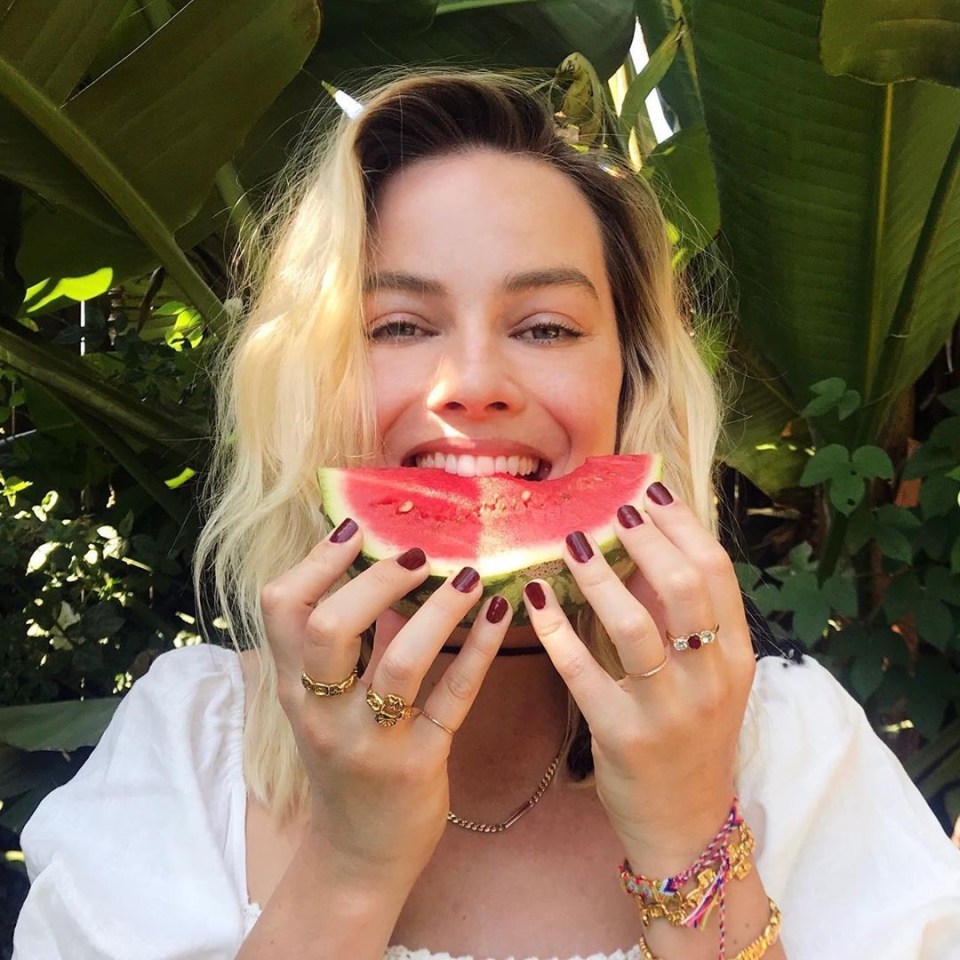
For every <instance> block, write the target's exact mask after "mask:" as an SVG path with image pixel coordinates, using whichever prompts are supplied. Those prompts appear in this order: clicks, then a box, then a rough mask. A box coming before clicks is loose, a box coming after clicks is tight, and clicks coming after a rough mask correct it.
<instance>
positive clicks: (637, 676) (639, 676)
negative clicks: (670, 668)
mask: <svg viewBox="0 0 960 960" xmlns="http://www.w3.org/2000/svg"><path fill="white" fill-rule="evenodd" d="M666 665H667V655H666V654H664V655H663V659H662V660H661V661H660V662H659V663H658V664H657V665H656V666H655V667H654V668H653V669H652V670H647V671H646V673H625V674H624V675H623V679H624V680H647V679H648V678H650V677H655V676H656V675H657V674H658V673H659V672H660V671H661V670H662V669H663V668H664V667H665V666H666Z"/></svg>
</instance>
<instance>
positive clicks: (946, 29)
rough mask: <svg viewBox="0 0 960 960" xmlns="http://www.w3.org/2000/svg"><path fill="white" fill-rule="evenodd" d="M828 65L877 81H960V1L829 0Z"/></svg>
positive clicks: (824, 44) (824, 30) (824, 29)
mask: <svg viewBox="0 0 960 960" xmlns="http://www.w3.org/2000/svg"><path fill="white" fill-rule="evenodd" d="M820 48H821V53H822V56H823V65H824V66H825V67H826V68H827V70H828V71H829V72H830V73H835V74H841V73H848V74H850V75H852V76H854V77H860V78H861V79H863V80H870V81H871V82H873V83H895V82H896V81H899V80H915V79H921V80H936V81H939V82H940V83H947V84H952V85H953V86H958V85H960V4H958V3H957V2H956V0H871V2H869V3H864V2H859V3H851V2H850V0H826V2H825V3H824V5H823V20H822V22H821V24H820Z"/></svg>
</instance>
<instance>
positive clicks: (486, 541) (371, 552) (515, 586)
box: [318, 454, 661, 625]
mask: <svg viewBox="0 0 960 960" xmlns="http://www.w3.org/2000/svg"><path fill="white" fill-rule="evenodd" d="M660 474H661V458H660V457H659V456H658V455H656V454H638V455H633V456H610V457H591V458H589V459H587V460H586V462H585V463H584V464H583V465H582V466H581V467H579V468H578V469H576V470H574V471H573V472H571V473H569V474H567V475H566V476H563V477H558V478H557V479H555V480H542V481H532V480H521V479H519V478H517V477H513V476H510V475H507V474H497V475H494V476H492V477H459V476H456V475H454V474H450V473H447V472H446V471H444V470H440V469H436V468H417V467H395V468H384V469H351V470H347V469H337V468H325V469H322V470H320V471H319V475H318V476H319V481H320V488H321V492H322V495H323V510H324V514H325V516H326V518H327V521H328V523H330V524H331V525H332V526H336V525H337V524H339V523H340V522H341V521H342V520H344V519H345V518H346V517H352V518H353V519H354V520H355V521H356V522H357V523H358V524H359V525H360V529H361V530H362V531H363V538H364V542H363V554H362V555H361V556H360V557H359V558H358V562H357V563H356V564H355V567H354V568H353V569H352V572H353V573H357V572H359V571H360V570H362V569H364V568H365V567H367V566H369V565H370V564H371V563H373V562H376V561H377V560H381V559H384V558H387V557H395V556H397V555H398V554H400V553H402V552H403V551H404V550H407V549H408V548H410V547H414V546H418V547H421V548H422V549H423V550H424V552H425V553H426V555H427V560H428V562H429V564H430V576H429V577H428V579H427V580H426V581H425V582H424V584H423V585H422V586H421V587H418V588H417V589H416V590H414V591H413V592H412V593H411V594H408V595H407V597H405V598H404V599H403V600H402V601H400V603H399V604H397V605H396V609H398V610H399V611H400V612H401V613H404V614H406V615H410V614H412V613H413V612H414V611H415V610H416V609H417V608H418V607H419V606H420V605H422V603H423V602H424V601H425V600H426V599H427V597H428V596H429V595H430V594H431V593H432V592H433V591H434V590H435V589H436V588H437V587H438V586H439V585H440V583H442V582H443V580H444V579H446V578H447V577H449V576H451V575H452V574H455V573H456V572H457V571H459V570H460V569H461V567H464V566H472V567H474V568H475V569H476V570H477V571H478V572H479V573H480V576H481V579H482V580H483V584H484V591H483V597H484V598H485V597H487V596H492V595H493V594H495V593H499V594H500V595H501V596H504V597H506V599H507V600H508V601H509V602H510V605H511V606H512V607H513V609H514V611H515V613H514V617H513V623H514V624H515V625H516V624H521V623H526V622H528V621H527V618H526V612H525V609H524V606H523V603H522V591H523V587H524V585H525V584H526V582H527V581H528V580H531V579H534V578H539V579H543V580H547V581H548V582H550V584H551V586H552V587H553V589H554V591H555V592H556V594H557V596H558V598H559V599H560V602H561V603H562V604H563V606H564V609H565V610H566V611H567V612H568V613H573V612H575V611H576V609H577V608H579V607H580V606H582V605H583V603H584V602H585V601H584V598H583V596H582V594H581V593H580V591H579V589H578V588H577V586H576V584H575V582H574V581H573V578H572V576H571V574H570V572H569V570H568V569H567V567H566V564H565V563H564V561H563V559H562V551H563V544H564V538H565V537H566V535H567V534H568V533H570V532H572V531H573V530H582V531H583V532H584V533H587V534H588V535H589V536H590V537H591V538H592V539H593V540H594V541H595V542H596V543H597V544H598V545H599V546H600V548H601V550H602V551H603V553H604V555H605V556H606V557H607V559H608V561H609V562H611V564H612V565H613V566H614V569H615V570H617V572H618V574H619V575H621V576H626V575H627V573H629V571H630V570H631V569H632V564H631V563H630V561H629V558H628V557H627V555H626V552H625V551H624V550H623V548H622V546H621V545H620V543H619V541H618V540H617V537H616V534H615V532H614V529H615V528H614V518H615V515H616V511H617V508H618V507H620V506H621V505H622V504H625V503H632V504H633V505H634V506H636V507H638V508H639V509H642V508H643V505H644V503H645V496H644V493H645V491H646V488H647V487H648V486H649V485H650V484H651V483H653V481H654V480H657V479H659V477H660ZM478 606H479V604H478ZM477 609H478V608H477V607H475V608H474V609H473V611H472V612H471V614H470V615H469V616H468V617H467V618H466V619H465V620H464V624H466V623H469V622H472V620H473V617H474V616H475V615H476V612H477Z"/></svg>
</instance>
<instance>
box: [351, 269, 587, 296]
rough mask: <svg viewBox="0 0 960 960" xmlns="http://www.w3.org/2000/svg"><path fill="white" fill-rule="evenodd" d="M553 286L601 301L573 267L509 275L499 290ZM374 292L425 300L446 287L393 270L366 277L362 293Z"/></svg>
mask: <svg viewBox="0 0 960 960" xmlns="http://www.w3.org/2000/svg"><path fill="white" fill-rule="evenodd" d="M556 286H574V287H580V288H582V289H583V290H585V291H586V292H587V293H589V294H590V296H592V297H593V298H594V299H595V300H599V299H600V295H599V294H598V293H597V288H596V287H595V286H594V284H593V282H592V281H591V280H590V278H589V277H588V276H587V275H586V274H585V273H584V272H583V271H582V270H577V269H576V268H575V267H547V268H544V269H542V270H527V271H525V272H523V273H511V274H508V275H507V277H506V278H505V279H504V281H503V283H502V284H501V289H502V290H503V292H504V293H524V292H525V291H527V290H537V289H539V288H541V287H556ZM376 290H399V291H402V292H405V293H415V294H419V295H420V296H425V297H442V296H445V295H446V293H447V288H446V287H445V286H444V285H443V284H442V283H441V282H440V281H439V280H434V279H432V278H431V277H421V276H418V275H416V274H413V273H403V272H402V271H394V270H390V271H387V272H386V273H376V274H373V275H372V276H370V277H368V278H367V281H366V283H365V284H364V292H365V293H372V292H374V291H376Z"/></svg>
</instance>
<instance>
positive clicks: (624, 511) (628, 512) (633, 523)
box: [617, 491, 649, 527]
mask: <svg viewBox="0 0 960 960" xmlns="http://www.w3.org/2000/svg"><path fill="white" fill-rule="evenodd" d="M648 492H649V491H648ZM617 519H618V520H619V521H620V522H621V523H622V524H623V525H624V526H625V527H639V526H640V524H641V523H643V515H642V514H641V513H640V511H639V510H638V509H637V508H636V507H635V506H633V504H631V503H625V504H624V505H623V506H622V507H621V508H620V509H619V510H618V511H617Z"/></svg>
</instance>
